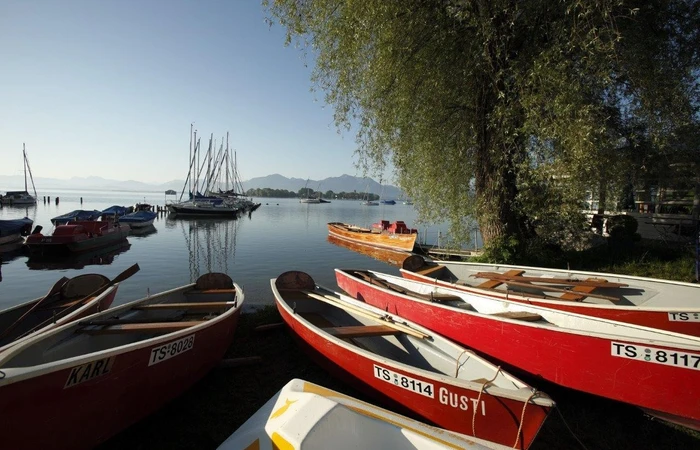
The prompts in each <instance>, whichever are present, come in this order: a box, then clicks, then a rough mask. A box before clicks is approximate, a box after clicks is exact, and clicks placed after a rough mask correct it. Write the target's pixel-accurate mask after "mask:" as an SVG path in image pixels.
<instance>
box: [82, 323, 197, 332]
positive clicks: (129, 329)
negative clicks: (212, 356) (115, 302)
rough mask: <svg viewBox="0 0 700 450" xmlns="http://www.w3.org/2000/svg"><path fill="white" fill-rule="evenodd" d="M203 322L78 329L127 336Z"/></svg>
mask: <svg viewBox="0 0 700 450" xmlns="http://www.w3.org/2000/svg"><path fill="white" fill-rule="evenodd" d="M202 322H205V321H204V320H192V321H189V322H150V323H125V324H122V325H108V326H106V327H105V328H93V329H80V330H78V332H79V333H84V334H91V335H95V334H127V333H148V332H157V333H171V332H173V331H179V330H184V329H186V328H190V327H193V326H195V325H199V324H200V323H202Z"/></svg>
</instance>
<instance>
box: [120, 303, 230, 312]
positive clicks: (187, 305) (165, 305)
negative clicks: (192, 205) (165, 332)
mask: <svg viewBox="0 0 700 450" xmlns="http://www.w3.org/2000/svg"><path fill="white" fill-rule="evenodd" d="M235 305H236V302H193V303H156V304H153V305H143V306H134V307H133V308H131V309H138V310H143V309H220V308H227V307H229V306H235Z"/></svg>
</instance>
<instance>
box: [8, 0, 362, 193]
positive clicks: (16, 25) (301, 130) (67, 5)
mask: <svg viewBox="0 0 700 450" xmlns="http://www.w3.org/2000/svg"><path fill="white" fill-rule="evenodd" d="M266 15H267V13H266V11H265V10H264V9H263V7H262V5H261V4H260V1H259V0H197V1H195V0H191V1H186V0H31V1H28V0H2V4H1V5H0V175H21V174H22V171H23V162H22V144H23V143H26V149H27V155H28V158H29V162H30V167H31V170H32V174H33V176H34V177H35V178H36V177H50V178H61V179H69V178H71V177H74V176H78V177H87V176H101V177H104V178H110V179H115V180H129V179H133V180H137V181H142V182H146V183H163V182H167V181H170V180H173V179H181V180H182V179H185V177H186V176H187V171H188V165H189V164H188V160H189V136H190V124H192V123H194V127H195V129H197V131H198V134H199V135H200V136H201V137H202V144H201V145H202V147H204V148H206V146H207V144H208V138H209V135H210V134H211V133H214V137H215V139H218V140H219V141H218V142H221V141H220V140H221V139H222V138H225V136H226V132H227V131H228V132H229V133H230V134H229V144H230V146H231V147H232V148H234V149H236V155H237V161H238V168H239V173H240V175H241V178H243V179H244V180H247V179H250V178H254V177H259V176H265V175H269V174H274V173H279V174H281V175H283V176H286V177H289V178H292V177H296V178H303V179H305V178H311V179H312V180H314V179H315V180H318V179H323V178H327V177H333V176H340V175H342V174H349V175H357V176H362V173H360V172H359V171H358V169H356V167H355V165H354V164H355V162H356V157H355V155H354V150H355V149H356V144H355V136H354V134H353V133H351V132H344V133H342V134H341V133H339V132H338V130H337V129H336V127H335V125H334V123H333V108H332V107H331V106H329V105H326V104H325V102H324V100H323V92H319V91H316V92H312V91H311V88H312V83H311V78H310V75H311V64H313V61H312V60H309V59H308V57H307V58H306V59H305V57H304V56H303V52H302V51H301V50H299V49H296V48H294V46H289V47H285V45H284V29H283V28H282V27H281V26H279V25H273V26H272V27H270V25H269V24H268V23H266V21H265V18H266ZM305 63H306V65H308V67H307V66H306V65H305Z"/></svg>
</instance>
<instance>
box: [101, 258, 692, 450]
mask: <svg viewBox="0 0 700 450" xmlns="http://www.w3.org/2000/svg"><path fill="white" fill-rule="evenodd" d="M580 257H581V260H582V261H589V263H588V264H577V265H585V266H587V267H586V268H588V269H594V268H595V269H599V270H601V269H607V270H606V271H616V272H618V273H633V274H638V275H646V276H658V275H659V270H661V269H663V270H664V271H666V270H669V272H668V273H669V274H670V275H672V276H670V277H667V278H674V279H682V280H683V281H691V279H689V278H690V277H691V274H692V273H693V269H692V263H693V261H694V259H693V258H691V257H690V256H689V253H688V252H687V251H683V252H679V251H673V250H671V251H668V252H666V251H665V250H664V249H663V248H659V249H656V250H653V249H652V250H650V249H649V248H647V249H646V250H644V249H641V250H636V251H634V252H630V253H628V254H627V255H626V256H621V255H620V257H618V258H617V260H610V259H608V260H606V259H605V258H603V257H600V255H598V256H597V257H596V256H593V255H581V256H580ZM689 265H690V267H689ZM572 267H573V266H572ZM577 268H580V267H577ZM280 322H281V318H280V316H279V314H278V313H277V310H276V309H275V308H274V307H267V308H265V309H263V310H260V311H258V312H256V313H251V314H244V315H243V316H242V317H241V321H240V324H239V326H238V329H237V330H236V336H235V339H234V343H233V345H232V346H231V348H230V349H229V350H228V353H227V355H226V358H244V357H251V356H258V357H260V358H261V361H260V362H259V363H256V364H251V365H247V366H241V367H230V368H224V367H219V368H217V369H215V370H213V371H212V372H211V373H210V374H209V375H207V376H206V377H205V378H204V379H202V380H201V381H200V382H199V383H197V384H196V385H195V386H194V387H193V388H192V389H190V390H188V391H187V392H186V393H184V394H183V395H182V396H180V397H179V398H177V399H175V400H174V401H172V402H170V403H169V404H168V405H166V406H165V407H164V408H162V409H161V410H159V411H158V412H157V413H155V414H153V415H151V416H150V417H148V418H147V419H145V420H142V421H141V422H139V423H137V424H135V425H133V426H132V427H130V428H128V429H127V430H125V431H123V432H122V433H120V434H119V435H117V436H115V437H114V438H113V439H111V440H110V441H108V442H107V443H105V444H104V445H102V446H101V447H100V448H101V449H102V450H107V449H124V448H128V449H195V448H196V449H214V448H216V447H217V446H218V445H219V444H220V443H221V442H223V441H224V440H225V439H226V438H227V437H228V436H229V435H230V434H231V433H232V432H233V431H235V430H236V429H237V428H238V427H239V426H240V425H241V424H243V422H245V421H246V420H247V419H248V417H250V416H251V415H252V414H253V413H255V411H257V409H258V408H259V407H260V406H262V405H263V404H264V403H265V402H266V401H267V400H268V399H269V398H270V397H271V396H272V395H274V394H275V393H276V392H277V391H278V390H279V389H280V388H282V386H284V384H286V383H287V382H288V381H289V380H290V379H292V378H302V379H305V380H308V381H311V382H314V383H318V384H321V385H323V386H326V387H328V388H331V389H334V390H337V391H340V392H344V393H346V394H349V395H352V396H355V397H358V398H361V399H364V400H368V401H371V402H373V403H376V402H375V401H373V400H372V399H368V398H365V397H364V396H362V395H361V394H359V393H358V392H357V391H355V390H354V389H352V388H351V387H350V386H347V385H345V384H342V383H341V382H339V381H337V380H335V379H334V378H332V377H331V376H330V375H328V374H327V373H326V372H324V371H323V370H322V369H321V368H319V367H318V366H317V365H316V364H315V363H314V362H312V361H311V360H310V359H309V358H308V357H307V356H306V355H305V354H304V353H303V352H302V351H301V350H300V349H299V348H298V347H297V345H296V344H295V343H294V341H293V340H292V338H291V336H290V334H289V332H288V331H287V330H286V329H285V328H283V327H278V328H273V329H270V330H267V331H256V327H258V326H260V325H265V324H273V323H280ZM582 370H583V368H582ZM516 375H517V376H519V377H520V378H522V379H523V380H524V381H526V382H527V383H529V384H531V385H533V386H535V387H536V388H538V389H539V390H541V391H544V392H546V393H548V394H549V395H550V396H551V397H552V398H553V399H554V400H555V401H556V402H557V408H555V410H554V412H553V413H552V414H551V416H550V417H549V418H548V419H547V421H546V422H545V424H544V426H543V428H542V430H541V431H540V433H539V435H538V436H537V438H536V439H535V442H534V444H533V445H532V446H531V449H533V450H544V449H567V450H568V449H576V448H579V449H583V448H587V449H646V448H654V449H662V450H663V449H668V450H671V449H672V450H677V449H690V448H700V435H699V434H697V433H694V432H692V431H690V430H686V429H684V428H681V427H674V426H671V425H668V424H665V423H663V422H660V421H657V420H653V419H651V418H649V417H647V416H645V415H644V414H643V413H642V412H641V411H640V410H639V409H638V408H636V407H633V406H630V405H626V404H622V403H618V402H614V401H610V400H606V399H603V398H599V397H595V396H592V395H587V394H584V393H580V392H576V391H573V390H570V389H565V388H562V387H560V386H557V385H554V384H551V383H547V382H544V381H542V380H538V379H534V378H532V377H529V376H528V375H526V374H521V373H518V374H516ZM153 389H158V387H157V386H153ZM105 407H108V405H105Z"/></svg>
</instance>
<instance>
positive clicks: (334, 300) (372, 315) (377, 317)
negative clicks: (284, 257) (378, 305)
mask: <svg viewBox="0 0 700 450" xmlns="http://www.w3.org/2000/svg"><path fill="white" fill-rule="evenodd" d="M301 292H303V293H304V294H306V295H308V296H309V297H311V298H315V299H316V300H320V301H322V302H325V303H328V304H330V305H333V306H335V307H338V308H341V309H344V310H346V311H350V312H352V313H355V314H357V315H359V316H362V317H365V318H367V319H372V320H375V321H377V322H379V323H381V324H382V325H386V326H387V327H390V328H394V329H395V330H398V331H401V332H403V333H406V334H410V335H411V336H415V337H417V338H419V339H425V338H429V337H431V336H430V335H429V334H426V333H423V332H421V331H418V330H414V329H413V328H411V327H409V326H408V325H404V324H402V323H398V322H392V321H389V320H387V318H386V317H385V316H382V315H381V314H377V313H373V312H371V311H367V310H366V309H363V308H360V307H357V306H354V305H351V304H349V303H345V302H342V301H340V300H338V299H337V297H333V296H331V295H325V294H324V295H319V294H317V293H315V292H311V291H307V290H302V291H301Z"/></svg>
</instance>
